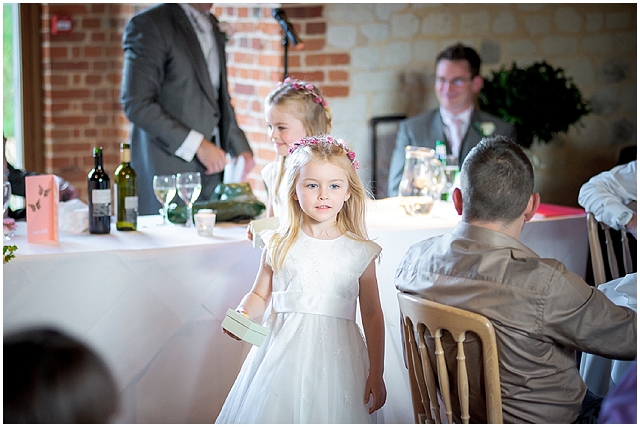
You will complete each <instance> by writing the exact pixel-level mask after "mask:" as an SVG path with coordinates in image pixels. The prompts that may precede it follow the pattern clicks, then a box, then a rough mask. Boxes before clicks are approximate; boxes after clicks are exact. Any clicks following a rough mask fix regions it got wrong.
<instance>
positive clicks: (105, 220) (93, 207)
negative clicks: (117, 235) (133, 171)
mask: <svg viewBox="0 0 640 427" xmlns="http://www.w3.org/2000/svg"><path fill="white" fill-rule="evenodd" d="M93 162H94V167H93V169H91V172H89V176H88V177H87V178H88V179H87V181H88V187H89V233H91V234H107V233H109V232H110V231H111V184H110V182H109V175H108V174H107V173H106V172H105V171H104V169H103V168H102V147H94V149H93Z"/></svg>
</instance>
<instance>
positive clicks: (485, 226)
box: [395, 136, 637, 423]
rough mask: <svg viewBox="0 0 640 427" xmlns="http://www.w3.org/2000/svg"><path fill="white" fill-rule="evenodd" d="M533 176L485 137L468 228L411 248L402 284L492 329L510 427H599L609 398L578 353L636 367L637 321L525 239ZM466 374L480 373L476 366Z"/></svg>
mask: <svg viewBox="0 0 640 427" xmlns="http://www.w3.org/2000/svg"><path fill="white" fill-rule="evenodd" d="M533 178H534V175H533V167H532V166H531V163H530V162H529V159H528V158H527V156H526V155H525V153H524V152H523V150H522V149H521V148H520V147H519V146H518V145H517V144H515V143H514V142H513V141H511V140H509V139H508V138H506V137H503V136H495V137H491V138H485V139H483V140H482V141H481V142H480V143H479V144H478V145H477V146H476V147H475V148H473V149H472V150H471V152H470V153H469V155H468V156H467V159H466V160H465V162H464V164H463V165H462V171H461V173H460V188H456V189H454V192H453V203H454V206H455V208H456V210H457V211H458V213H459V214H461V215H462V221H461V222H460V223H459V224H458V225H457V226H456V228H455V229H454V230H453V231H452V232H451V233H448V234H445V235H442V236H436V237H433V238H430V239H427V240H425V241H423V242H420V243H417V244H415V245H413V246H412V247H411V248H410V249H409V250H408V251H407V254H406V255H405V257H404V258H403V260H402V262H401V263H400V265H399V266H398V269H397V271H396V279H395V285H396V287H397V288H398V290H400V291H402V292H408V293H411V294H415V295H418V296H421V297H423V298H427V299H429V300H432V301H435V302H439V303H441V304H446V305H450V306H454V307H458V308H461V309H464V310H469V311H472V312H475V313H478V314H481V315H483V316H485V317H487V318H488V319H489V320H490V321H491V322H492V324H493V326H494V328H495V333H496V340H497V343H498V359H499V362H500V383H501V389H502V411H503V418H504V422H505V423H572V422H574V421H582V420H585V419H591V420H594V421H595V420H596V419H597V416H598V410H599V406H600V403H601V401H602V398H601V397H598V396H595V395H593V393H591V392H589V391H588V390H587V387H586V385H585V384H584V382H583V380H582V378H580V373H579V372H578V368H577V367H576V350H580V351H583V352H588V353H593V354H597V355H600V356H604V357H609V358H615V359H624V360H633V359H634V358H635V357H636V351H637V350H636V333H637V332H636V313H635V312H634V311H633V310H631V309H629V308H627V307H618V306H616V305H614V304H613V303H612V302H611V301H610V300H609V299H608V298H607V297H606V296H605V295H604V294H603V293H602V292H600V291H598V290H597V289H595V288H593V287H590V286H589V285H588V284H587V283H585V282H584V281H583V280H582V278H580V277H579V276H578V275H576V274H574V273H572V272H570V271H567V269H566V268H565V267H564V265H562V264H561V263H560V262H558V261H556V260H554V259H543V258H540V257H539V256H538V255H537V254H536V253H534V252H533V251H532V250H531V249H529V248H528V247H526V246H525V245H523V244H522V243H521V242H520V241H519V240H518V238H519V236H520V232H521V231H522V228H523V227H524V225H525V223H526V222H527V221H529V220H530V219H531V218H532V217H533V215H534V214H535V212H536V210H537V208H538V206H539V204H540V196H539V195H538V194H537V193H534V192H533ZM452 364H453V366H455V360H454V361H452ZM468 369H469V371H470V376H472V377H477V376H478V375H479V373H478V372H477V369H478V368H477V367H476V366H472V365H468ZM474 371H476V372H474ZM474 407H475V408H477V407H476V406H475V405H472V407H471V408H470V409H471V412H472V415H471V417H472V418H471V419H472V421H473V420H474V415H473V414H474ZM478 411H479V409H476V410H475V412H476V413H477V412H478ZM481 411H482V412H484V406H483V407H482V409H481Z"/></svg>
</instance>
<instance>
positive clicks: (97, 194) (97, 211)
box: [91, 189, 111, 217]
mask: <svg viewBox="0 0 640 427" xmlns="http://www.w3.org/2000/svg"><path fill="white" fill-rule="evenodd" d="M91 204H92V208H93V209H92V213H93V215H92V216H93V217H101V216H109V215H111V190H109V189H107V190H91Z"/></svg>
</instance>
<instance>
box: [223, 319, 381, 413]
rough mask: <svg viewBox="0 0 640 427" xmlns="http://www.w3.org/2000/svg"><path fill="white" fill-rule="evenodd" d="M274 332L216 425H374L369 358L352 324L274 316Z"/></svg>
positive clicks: (252, 355) (254, 354)
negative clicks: (366, 400) (367, 386)
mask: <svg viewBox="0 0 640 427" xmlns="http://www.w3.org/2000/svg"><path fill="white" fill-rule="evenodd" d="M265 326H267V327H268V328H269V330H270V331H271V332H270V334H269V336H268V337H267V339H266V341H265V342H264V343H263V345H262V346H261V347H259V348H258V347H253V348H252V349H251V351H250V352H249V354H248V356H247V359H246V360H245V362H244V364H243V366H242V369H241V370H240V373H239V374H238V378H237V379H236V381H235V383H234V385H233V387H232V388H231V391H230V392H229V395H228V396H227V399H226V401H225V403H224V406H223V407H222V410H221V412H220V415H219V416H218V419H217V420H216V423H242V424H255V423H268V424H287V423H296V424H302V423H304V424H328V423H344V424H356V423H371V422H373V421H374V418H373V417H372V416H371V415H369V410H368V405H366V404H365V403H364V389H365V383H366V379H367V375H368V372H369V358H368V354H367V350H366V346H365V343H364V340H363V337H362V333H361V331H360V328H359V327H358V325H357V324H356V323H355V322H354V321H351V320H345V319H340V318H335V317H329V316H322V315H313V314H302V313H278V314H271V315H270V316H269V317H268V319H267V321H266V322H265Z"/></svg>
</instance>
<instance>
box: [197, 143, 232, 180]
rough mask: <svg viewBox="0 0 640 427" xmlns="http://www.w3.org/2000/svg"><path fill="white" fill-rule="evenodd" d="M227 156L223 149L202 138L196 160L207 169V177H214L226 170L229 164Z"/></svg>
mask: <svg viewBox="0 0 640 427" xmlns="http://www.w3.org/2000/svg"><path fill="white" fill-rule="evenodd" d="M226 156H227V154H226V153H225V152H224V150H222V149H221V148H218V147H217V146H216V145H215V144H214V143H213V142H211V141H209V140H208V139H206V138H202V142H201V143H200V147H198V151H196V158H197V159H198V160H199V161H200V163H202V165H203V166H204V168H205V171H204V173H205V175H213V174H214V173H219V172H222V171H223V170H224V167H225V165H226V164H227V157H226Z"/></svg>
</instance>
